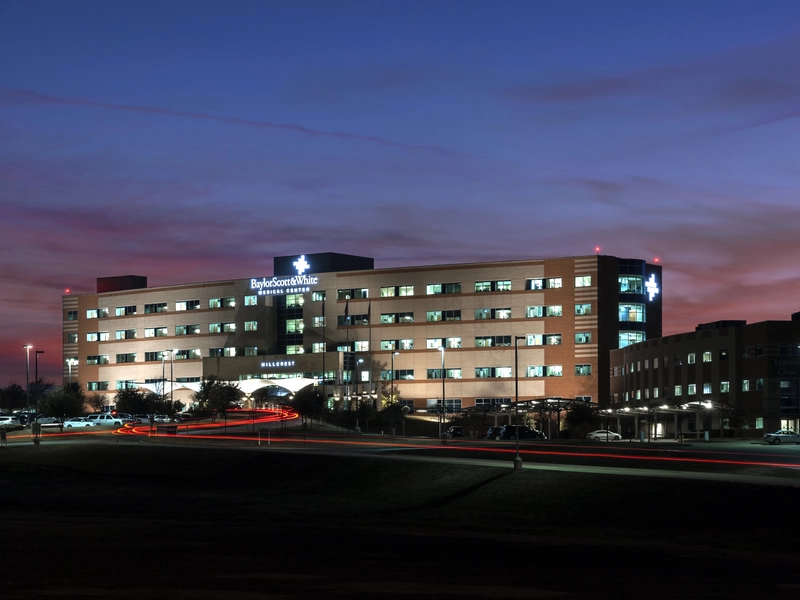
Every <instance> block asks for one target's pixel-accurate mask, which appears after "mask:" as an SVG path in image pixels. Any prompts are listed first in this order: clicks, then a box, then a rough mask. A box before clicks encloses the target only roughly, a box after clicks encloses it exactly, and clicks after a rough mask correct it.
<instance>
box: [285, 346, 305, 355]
mask: <svg viewBox="0 0 800 600" xmlns="http://www.w3.org/2000/svg"><path fill="white" fill-rule="evenodd" d="M286 354H305V350H304V349H303V345H302V344H290V345H288V346H286Z"/></svg>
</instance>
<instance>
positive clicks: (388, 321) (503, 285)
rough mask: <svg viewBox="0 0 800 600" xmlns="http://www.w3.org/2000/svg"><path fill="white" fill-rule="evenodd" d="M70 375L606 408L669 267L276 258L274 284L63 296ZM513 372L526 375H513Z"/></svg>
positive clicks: (423, 402) (650, 320) (600, 261)
mask: <svg viewBox="0 0 800 600" xmlns="http://www.w3.org/2000/svg"><path fill="white" fill-rule="evenodd" d="M63 336H64V378H65V380H67V379H70V378H71V379H73V380H74V381H79V382H80V383H81V385H82V386H83V387H84V388H85V389H86V390H88V391H89V392H97V393H101V392H103V393H108V394H113V392H114V391H115V390H118V389H124V388H126V387H137V386H154V385H159V384H160V385H162V389H163V390H164V392H165V393H166V392H169V391H170V390H172V391H174V392H175V393H176V399H185V398H186V396H187V395H188V393H189V392H190V390H191V389H192V388H193V387H196V384H197V383H198V382H199V381H200V380H201V379H202V378H203V377H204V376H208V375H216V376H219V377H220V378H223V379H226V380H235V381H242V380H249V379H265V380H270V381H276V380H280V379H287V378H296V377H306V378H312V379H318V380H319V381H320V382H321V383H322V384H323V385H324V386H325V389H326V393H327V395H328V396H329V397H330V398H331V399H332V400H337V399H341V398H345V397H350V396H351V395H353V394H359V393H363V392H371V393H372V394H373V396H376V395H379V393H380V389H381V387H382V388H383V389H384V390H385V389H386V387H387V386H390V385H391V384H392V383H394V385H395V386H396V388H397V390H398V391H399V394H400V397H401V398H402V399H403V401H404V402H405V403H406V404H411V405H413V406H414V407H415V408H416V409H418V410H422V409H427V408H430V407H437V406H440V405H441V401H442V398H443V397H444V398H445V404H446V406H447V407H449V408H452V409H454V410H458V409H460V408H466V407H471V406H480V405H486V404H502V403H508V402H509V401H511V400H513V399H514V398H515V397H516V395H517V390H518V396H519V399H520V401H522V400H528V399H535V398H545V397H549V396H556V397H563V398H576V397H579V398H582V399H585V400H587V401H588V400H591V401H593V402H597V403H600V404H604V403H605V404H607V403H608V402H609V399H610V382H609V376H608V374H609V373H610V372H611V366H610V362H609V360H610V352H611V350H613V349H616V348H619V347H624V346H626V345H629V344H632V343H637V342H642V341H645V340H650V339H653V338H657V337H660V336H661V267H660V266H659V265H655V264H648V263H647V262H646V261H644V260H638V259H620V258H616V257H612V256H601V255H589V256H580V257H570V258H551V259H538V260H520V261H509V262H492V263H468V264H455V265H435V266H415V267H398V268H388V269H375V268H374V261H373V259H371V258H366V257H358V256H350V255H342V254H335V253H324V254H312V255H300V256H286V257H276V258H275V259H274V265H273V275H272V276H266V277H264V276H257V277H253V278H249V279H237V280H223V281H214V282H203V283H194V284H181V285H171V286H160V287H153V288H149V287H147V282H146V278H144V277H141V276H124V277H112V278H104V279H98V285H97V291H96V293H91V294H82V295H66V296H64V297H63ZM516 365H518V369H515V367H516Z"/></svg>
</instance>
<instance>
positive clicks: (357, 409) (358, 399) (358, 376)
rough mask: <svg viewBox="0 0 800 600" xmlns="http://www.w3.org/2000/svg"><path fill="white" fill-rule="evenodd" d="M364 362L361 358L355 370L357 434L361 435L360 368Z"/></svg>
mask: <svg viewBox="0 0 800 600" xmlns="http://www.w3.org/2000/svg"><path fill="white" fill-rule="evenodd" d="M363 362H364V359H363V358H359V359H358V360H357V361H356V368H355V377H356V380H355V382H354V383H355V386H354V387H355V391H356V433H360V432H361V429H360V428H359V426H358V413H359V411H360V410H361V394H360V392H359V390H358V380H359V379H361V371H359V370H358V366H359V365H360V364H361V363H363Z"/></svg>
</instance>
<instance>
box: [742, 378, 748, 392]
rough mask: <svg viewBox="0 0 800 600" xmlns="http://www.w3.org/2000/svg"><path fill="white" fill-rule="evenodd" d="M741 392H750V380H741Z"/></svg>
mask: <svg viewBox="0 0 800 600" xmlns="http://www.w3.org/2000/svg"><path fill="white" fill-rule="evenodd" d="M742 391H743V392H749V391H750V380H749V379H742Z"/></svg>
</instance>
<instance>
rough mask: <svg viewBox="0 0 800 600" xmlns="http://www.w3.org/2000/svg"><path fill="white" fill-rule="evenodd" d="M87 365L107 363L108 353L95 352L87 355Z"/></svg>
mask: <svg viewBox="0 0 800 600" xmlns="http://www.w3.org/2000/svg"><path fill="white" fill-rule="evenodd" d="M86 364H87V365H107V364H108V354H95V355H91V356H87V357H86Z"/></svg>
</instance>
